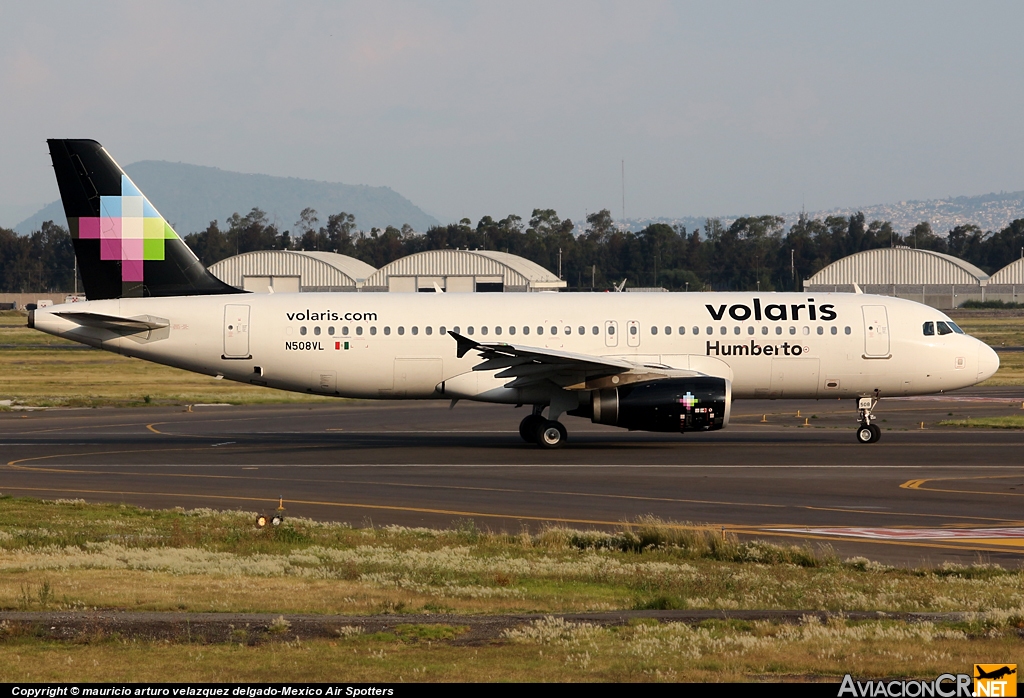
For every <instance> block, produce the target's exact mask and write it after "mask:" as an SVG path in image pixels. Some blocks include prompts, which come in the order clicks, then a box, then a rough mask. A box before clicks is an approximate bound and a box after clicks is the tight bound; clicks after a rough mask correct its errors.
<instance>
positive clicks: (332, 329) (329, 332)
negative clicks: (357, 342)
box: [327, 325, 348, 337]
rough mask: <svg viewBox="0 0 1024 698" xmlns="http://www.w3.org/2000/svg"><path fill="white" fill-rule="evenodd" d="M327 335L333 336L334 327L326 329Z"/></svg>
mask: <svg viewBox="0 0 1024 698" xmlns="http://www.w3.org/2000/svg"><path fill="white" fill-rule="evenodd" d="M346 329H348V328H346ZM327 334H329V335H331V336H332V337H333V336H334V325H331V326H330V327H328V328H327Z"/></svg>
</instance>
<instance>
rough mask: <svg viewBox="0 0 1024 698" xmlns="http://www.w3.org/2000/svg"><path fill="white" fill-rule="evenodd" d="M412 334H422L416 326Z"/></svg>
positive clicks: (413, 327)
mask: <svg viewBox="0 0 1024 698" xmlns="http://www.w3.org/2000/svg"><path fill="white" fill-rule="evenodd" d="M412 333H413V334H414V335H416V334H419V333H420V328H419V327H416V325H413V326H412Z"/></svg>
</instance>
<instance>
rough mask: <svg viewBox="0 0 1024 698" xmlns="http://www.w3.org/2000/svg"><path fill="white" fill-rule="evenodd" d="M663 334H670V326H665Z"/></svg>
mask: <svg viewBox="0 0 1024 698" xmlns="http://www.w3.org/2000/svg"><path fill="white" fill-rule="evenodd" d="M665 334H672V328H671V327H669V326H668V325H666V326H665Z"/></svg>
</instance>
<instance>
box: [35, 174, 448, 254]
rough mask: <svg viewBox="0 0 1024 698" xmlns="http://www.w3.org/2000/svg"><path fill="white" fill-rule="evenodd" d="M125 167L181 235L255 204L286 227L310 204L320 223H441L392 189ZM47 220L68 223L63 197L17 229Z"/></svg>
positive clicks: (417, 227) (418, 226)
mask: <svg viewBox="0 0 1024 698" xmlns="http://www.w3.org/2000/svg"><path fill="white" fill-rule="evenodd" d="M124 169H125V172H127V173H128V176H129V177H131V178H132V180H133V181H134V182H135V183H136V184H137V185H138V186H139V188H140V189H141V190H142V191H143V192H145V193H146V196H147V197H149V199H150V201H152V202H153V205H154V206H156V207H157V209H158V210H159V211H160V212H161V213H162V214H163V215H164V217H165V218H166V219H167V220H168V221H169V222H170V223H171V225H173V226H174V229H175V230H176V231H178V233H179V234H180V235H182V236H184V235H187V234H188V233H192V232H196V231H199V230H205V229H206V226H207V225H209V223H210V221H212V220H217V221H224V220H225V219H226V218H227V217H228V216H230V215H231V214H232V213H236V212H237V213H241V214H243V215H244V214H246V213H248V212H249V211H250V210H251V209H252V208H253V207H258V208H260V209H262V210H264V211H266V212H267V214H268V216H269V218H270V220H271V221H274V222H276V223H277V224H278V226H279V227H280V228H281V229H283V230H287V229H290V228H292V227H293V225H294V223H295V221H296V220H298V218H299V212H300V211H302V209H304V208H306V207H307V206H312V207H313V208H315V209H316V210H317V213H318V214H319V216H320V219H321V221H326V220H327V216H328V215H330V214H333V213H340V212H341V211H345V212H346V213H351V214H352V215H354V216H355V217H356V225H357V226H358V227H359V228H360V229H362V230H369V229H370V228H373V227H378V228H384V227H386V226H389V225H393V226H395V227H398V228H400V227H401V226H402V225H403V224H405V223H408V224H409V225H411V226H412V227H413V229H414V230H418V231H421V232H422V231H425V230H426V229H427V228H429V227H430V226H432V225H437V220H435V219H434V218H433V217H432V216H429V215H427V214H426V213H424V212H423V211H422V210H420V209H419V208H418V207H417V206H415V205H414V204H413V203H412V202H411V201H409V200H408V199H406V198H405V197H404V196H402V195H401V194H399V193H398V192H396V191H394V190H392V189H391V188H390V187H370V186H366V185H353V184H339V183H336V182H317V181H314V180H310V179H296V178H294V177H272V176H270V175H260V174H242V173H240V172H228V171H226V170H221V169H219V168H216V167H203V166H200V165H187V164H185V163H180V162H163V161H159V160H143V161H142V162H136V163H134V164H131V165H128V166H126V167H125V168H124ZM47 220H53V221H57V222H59V223H60V224H62V225H64V223H65V218H64V209H63V207H62V206H61V203H60V202H59V201H54V202H53V203H51V204H48V205H47V206H45V207H43V208H42V209H41V210H39V211H38V212H37V213H35V214H34V215H33V216H31V217H29V218H27V219H25V220H24V221H22V222H21V223H19V224H18V225H17V226H15V230H16V231H17V232H19V233H30V232H32V231H33V230H38V229H39V226H40V225H41V224H42V223H43V221H47Z"/></svg>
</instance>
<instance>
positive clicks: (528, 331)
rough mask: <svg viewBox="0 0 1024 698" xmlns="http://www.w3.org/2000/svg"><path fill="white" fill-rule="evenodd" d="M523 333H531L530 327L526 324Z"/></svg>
mask: <svg viewBox="0 0 1024 698" xmlns="http://www.w3.org/2000/svg"><path fill="white" fill-rule="evenodd" d="M523 334H530V328H529V327H527V326H526V325H523Z"/></svg>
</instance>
